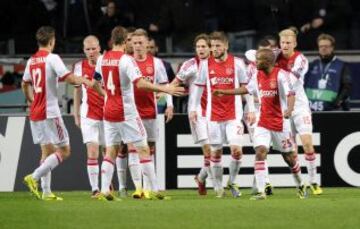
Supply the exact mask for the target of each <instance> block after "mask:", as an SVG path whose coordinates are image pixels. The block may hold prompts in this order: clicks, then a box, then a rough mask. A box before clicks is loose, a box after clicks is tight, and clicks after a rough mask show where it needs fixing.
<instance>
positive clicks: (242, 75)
mask: <svg viewBox="0 0 360 229" xmlns="http://www.w3.org/2000/svg"><path fill="white" fill-rule="evenodd" d="M235 69H236V71H237V76H238V79H239V83H241V84H246V83H247V82H248V81H249V80H248V78H249V77H248V75H247V71H246V66H245V63H244V61H243V60H242V59H240V58H235Z"/></svg>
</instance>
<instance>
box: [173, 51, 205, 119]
mask: <svg viewBox="0 0 360 229" xmlns="http://www.w3.org/2000/svg"><path fill="white" fill-rule="evenodd" d="M199 64H200V59H199V58H197V57H193V58H191V59H189V60H187V61H185V62H184V63H183V64H182V65H181V67H180V69H179V71H178V73H177V74H176V78H177V79H178V80H180V81H181V82H183V83H184V84H185V85H187V86H188V87H189V94H190V95H191V94H192V93H193V92H194V87H196V86H195V84H194V82H195V79H196V78H197V77H198V76H199ZM190 104H191V103H190V102H189V103H188V106H189V105H190ZM206 104H207V90H206V89H205V90H204V91H203V93H202V96H201V107H199V108H198V112H199V113H200V114H201V115H202V116H203V117H205V116H206ZM188 110H190V109H189V107H188Z"/></svg>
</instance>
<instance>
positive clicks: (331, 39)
mask: <svg viewBox="0 0 360 229" xmlns="http://www.w3.org/2000/svg"><path fill="white" fill-rule="evenodd" d="M321 40H328V41H330V42H331V46H332V47H335V44H336V41H335V38H334V37H333V36H331V35H330V34H326V33H322V34H320V35H319V36H318V38H317V43H318V44H319V41H321Z"/></svg>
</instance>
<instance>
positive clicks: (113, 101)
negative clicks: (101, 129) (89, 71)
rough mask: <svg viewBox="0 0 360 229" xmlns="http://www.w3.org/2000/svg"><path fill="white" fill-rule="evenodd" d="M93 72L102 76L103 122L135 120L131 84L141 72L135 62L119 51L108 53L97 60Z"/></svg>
mask: <svg viewBox="0 0 360 229" xmlns="http://www.w3.org/2000/svg"><path fill="white" fill-rule="evenodd" d="M95 71H96V72H97V73H99V74H100V75H101V76H102V78H103V82H104V87H105V91H106V96H105V104H104V120H106V121H109V122H123V121H127V120H130V119H135V118H137V117H138V116H139V114H138V111H137V109H136V105H135V99H134V88H133V87H134V86H133V83H135V82H136V80H139V79H140V78H141V72H140V69H139V67H138V66H137V64H136V62H135V60H134V59H133V58H132V57H131V56H129V55H127V54H125V53H123V52H121V51H108V52H106V53H105V54H104V55H102V56H100V57H99V58H98V60H97V63H96V68H95Z"/></svg>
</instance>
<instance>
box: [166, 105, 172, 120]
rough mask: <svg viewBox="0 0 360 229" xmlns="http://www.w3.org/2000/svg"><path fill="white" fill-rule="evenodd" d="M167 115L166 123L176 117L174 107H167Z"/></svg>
mask: <svg viewBox="0 0 360 229" xmlns="http://www.w3.org/2000/svg"><path fill="white" fill-rule="evenodd" d="M165 116H166V121H165V123H168V122H170V121H171V120H172V119H173V117H174V107H167V108H166V110H165Z"/></svg>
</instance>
